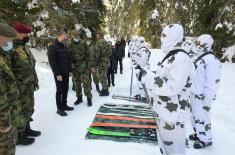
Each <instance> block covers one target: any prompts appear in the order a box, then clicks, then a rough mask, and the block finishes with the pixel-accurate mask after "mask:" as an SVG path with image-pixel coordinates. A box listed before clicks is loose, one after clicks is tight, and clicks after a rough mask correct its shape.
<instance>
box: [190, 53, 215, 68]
mask: <svg viewBox="0 0 235 155" xmlns="http://www.w3.org/2000/svg"><path fill="white" fill-rule="evenodd" d="M209 54H212V55H215V54H214V53H213V52H205V53H203V54H202V55H200V56H199V57H198V58H197V59H196V60H195V61H194V64H195V65H196V63H197V62H198V61H199V60H201V59H202V58H203V57H204V56H206V55H209Z"/></svg>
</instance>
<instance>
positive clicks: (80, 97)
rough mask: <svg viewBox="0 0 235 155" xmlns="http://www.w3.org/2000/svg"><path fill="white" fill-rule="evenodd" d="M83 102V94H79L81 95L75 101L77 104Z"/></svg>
mask: <svg viewBox="0 0 235 155" xmlns="http://www.w3.org/2000/svg"><path fill="white" fill-rule="evenodd" d="M82 102H83V100H82V96H79V97H78V98H77V101H76V102H74V104H75V105H79V104H80V103H82Z"/></svg>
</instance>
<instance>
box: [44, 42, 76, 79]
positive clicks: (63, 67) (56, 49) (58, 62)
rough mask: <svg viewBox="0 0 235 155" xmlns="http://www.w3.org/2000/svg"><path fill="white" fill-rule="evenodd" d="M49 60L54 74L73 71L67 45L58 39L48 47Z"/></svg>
mask: <svg viewBox="0 0 235 155" xmlns="http://www.w3.org/2000/svg"><path fill="white" fill-rule="evenodd" d="M48 60H49V64H50V66H51V69H52V71H53V73H54V75H61V74H67V73H70V72H71V70H72V69H71V68H72V67H71V66H72V64H71V60H70V57H69V53H68V49H67V47H66V45H64V44H63V43H61V42H59V41H58V40H56V41H55V42H54V43H53V44H51V45H50V46H49V47H48Z"/></svg>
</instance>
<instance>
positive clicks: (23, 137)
mask: <svg viewBox="0 0 235 155" xmlns="http://www.w3.org/2000/svg"><path fill="white" fill-rule="evenodd" d="M12 27H13V28H14V29H15V30H16V31H17V37H16V40H14V49H13V51H12V53H11V63H12V70H13V73H14V75H15V77H16V82H17V86H18V89H19V101H20V106H21V113H22V114H23V116H24V121H25V126H24V128H22V129H18V141H17V144H21V145H29V144H32V143H33V142H34V140H35V139H34V138H29V137H28V136H30V137H38V136H40V135H41V132H40V131H35V130H32V129H31V127H30V122H31V121H33V119H32V115H33V113H34V105H35V100H34V91H36V90H38V89H39V85H38V77H37V73H36V70H35V63H36V60H35V58H34V56H33V54H32V53H31V51H30V49H29V48H28V47H27V46H26V44H27V43H28V42H29V39H30V38H29V34H30V33H31V32H32V27H31V26H30V25H26V24H23V23H15V24H13V26H12Z"/></svg>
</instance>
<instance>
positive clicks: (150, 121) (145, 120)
mask: <svg viewBox="0 0 235 155" xmlns="http://www.w3.org/2000/svg"><path fill="white" fill-rule="evenodd" d="M96 118H103V119H110V120H123V121H134V122H143V123H155V122H156V121H155V120H154V119H141V118H133V117H125V116H114V115H100V114H98V115H96Z"/></svg>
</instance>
